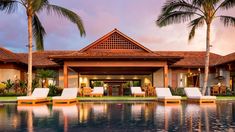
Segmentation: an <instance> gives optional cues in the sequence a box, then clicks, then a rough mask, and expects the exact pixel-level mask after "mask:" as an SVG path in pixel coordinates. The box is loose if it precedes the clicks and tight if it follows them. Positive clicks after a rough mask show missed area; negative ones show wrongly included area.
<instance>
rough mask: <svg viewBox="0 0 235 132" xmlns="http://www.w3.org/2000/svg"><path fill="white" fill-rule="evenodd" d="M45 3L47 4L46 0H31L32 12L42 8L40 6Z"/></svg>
mask: <svg viewBox="0 0 235 132" xmlns="http://www.w3.org/2000/svg"><path fill="white" fill-rule="evenodd" d="M46 4H49V1H48V0H33V1H32V8H33V11H34V12H38V11H40V10H41V9H42V7H43V6H44V5H46Z"/></svg>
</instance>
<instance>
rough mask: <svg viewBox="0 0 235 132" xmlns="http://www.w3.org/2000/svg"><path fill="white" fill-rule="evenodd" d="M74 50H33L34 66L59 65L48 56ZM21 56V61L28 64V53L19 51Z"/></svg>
mask: <svg viewBox="0 0 235 132" xmlns="http://www.w3.org/2000/svg"><path fill="white" fill-rule="evenodd" d="M71 52H74V51H35V52H33V66H35V67H46V66H47V67H58V66H59V65H58V64H57V63H56V62H54V61H51V60H50V59H49V58H48V56H50V55H59V54H69V53H71ZM18 55H19V56H20V58H21V61H22V62H23V63H25V64H28V54H27V53H18Z"/></svg>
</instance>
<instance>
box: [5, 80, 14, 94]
mask: <svg viewBox="0 0 235 132" xmlns="http://www.w3.org/2000/svg"><path fill="white" fill-rule="evenodd" d="M3 83H5V84H6V90H7V91H8V92H9V90H10V89H11V88H12V87H13V86H14V82H13V81H11V79H8V80H7V81H6V82H3Z"/></svg>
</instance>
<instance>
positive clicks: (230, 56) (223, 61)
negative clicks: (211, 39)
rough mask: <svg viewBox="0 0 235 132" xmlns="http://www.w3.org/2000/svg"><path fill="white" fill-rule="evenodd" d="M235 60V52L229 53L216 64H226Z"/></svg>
mask: <svg viewBox="0 0 235 132" xmlns="http://www.w3.org/2000/svg"><path fill="white" fill-rule="evenodd" d="M233 61H235V53H231V54H228V55H226V56H223V57H221V59H220V60H218V62H217V64H216V65H221V64H226V63H230V62H233Z"/></svg>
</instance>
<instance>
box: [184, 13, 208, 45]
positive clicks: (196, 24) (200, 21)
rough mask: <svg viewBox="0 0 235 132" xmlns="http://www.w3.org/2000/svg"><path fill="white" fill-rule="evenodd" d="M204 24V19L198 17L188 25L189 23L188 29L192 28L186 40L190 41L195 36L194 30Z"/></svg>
mask: <svg viewBox="0 0 235 132" xmlns="http://www.w3.org/2000/svg"><path fill="white" fill-rule="evenodd" d="M204 23H205V18H204V17H199V18H196V19H194V20H192V21H191V22H190V23H189V27H192V28H191V31H190V33H189V38H188V40H189V41H190V40H192V39H193V38H194V36H195V30H196V29H197V28H198V27H202V26H203V25H204Z"/></svg>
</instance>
